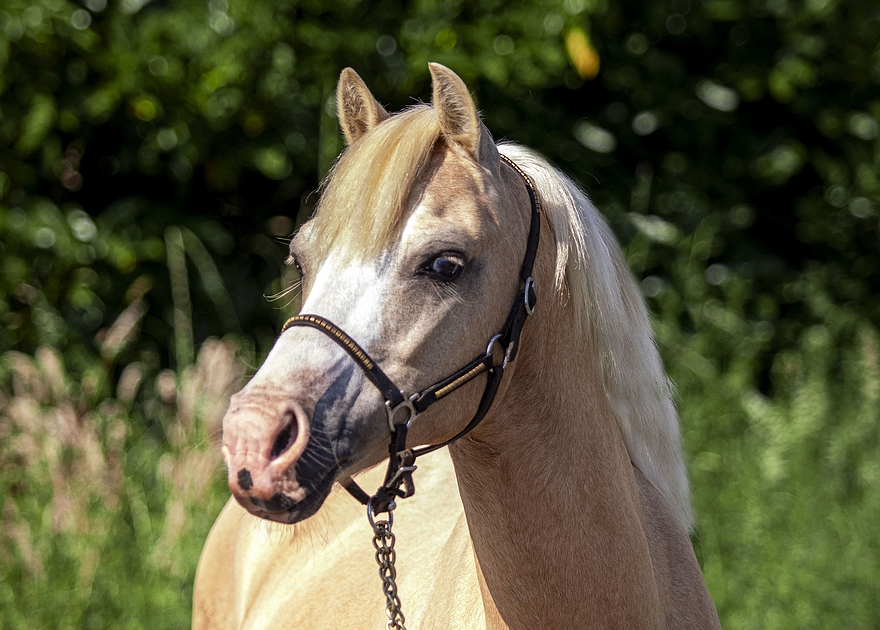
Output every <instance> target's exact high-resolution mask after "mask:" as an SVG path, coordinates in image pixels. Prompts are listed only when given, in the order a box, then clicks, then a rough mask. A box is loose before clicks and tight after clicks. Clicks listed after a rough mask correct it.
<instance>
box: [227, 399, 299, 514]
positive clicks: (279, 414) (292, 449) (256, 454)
mask: <svg viewBox="0 0 880 630" xmlns="http://www.w3.org/2000/svg"><path fill="white" fill-rule="evenodd" d="M309 428H310V423H309V416H308V414H307V413H306V412H305V410H304V409H303V408H302V406H300V405H299V403H297V402H295V401H293V400H291V399H289V398H287V397H286V396H282V395H279V394H277V393H274V394H273V393H272V392H269V391H266V390H265V389H263V388H259V389H258V390H256V391H255V390H254V389H250V390H249V388H245V390H243V391H242V392H240V393H239V394H236V395H235V396H234V397H233V399H232V401H231V404H230V406H229V411H228V412H227V413H226V417H225V418H224V419H223V459H224V460H225V461H226V466H227V469H228V475H229V477H228V483H229V489H230V490H231V491H232V494H233V496H235V498H236V500H237V501H238V502H239V503H240V504H241V505H242V506H243V507H245V508H246V509H247V510H249V511H250V512H252V513H254V514H256V515H258V516H262V517H264V518H268V519H271V520H281V521H284V522H288V521H289V513H290V512H291V511H292V510H295V509H296V507H297V506H298V505H299V504H300V503H301V502H302V501H303V500H304V499H305V498H306V495H307V493H306V490H305V489H304V488H303V487H302V485H301V484H300V483H299V481H298V480H297V475H296V471H295V468H296V464H297V462H298V461H299V460H300V458H301V457H302V456H303V453H304V452H305V450H306V447H307V446H308V442H309Z"/></svg>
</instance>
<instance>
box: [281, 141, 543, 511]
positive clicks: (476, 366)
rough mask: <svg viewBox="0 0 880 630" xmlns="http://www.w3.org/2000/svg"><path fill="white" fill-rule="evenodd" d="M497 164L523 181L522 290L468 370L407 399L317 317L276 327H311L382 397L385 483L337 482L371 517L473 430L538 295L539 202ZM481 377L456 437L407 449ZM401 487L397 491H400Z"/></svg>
mask: <svg viewBox="0 0 880 630" xmlns="http://www.w3.org/2000/svg"><path fill="white" fill-rule="evenodd" d="M500 157H501V160H502V161H503V162H504V163H505V164H507V165H508V166H510V167H511V168H512V169H513V170H515V171H516V172H517V173H519V175H520V176H521V177H522V178H523V180H524V181H525V183H526V188H527V189H528V192H529V201H530V202H531V207H532V208H531V210H532V215H531V224H530V227H529V238H528V242H527V246H526V255H525V258H524V260H523V264H522V289H521V290H520V291H521V292H520V293H518V294H517V297H516V299H515V300H514V302H513V307H512V308H511V309H510V314H509V315H508V316H507V321H506V322H505V323H504V326H503V327H502V329H501V331H500V332H499V333H498V334H496V335H494V336H493V337H492V338H491V339H490V340H489V343H488V346H487V347H486V352H485V353H483V354H481V355H479V356H478V357H476V358H475V359H474V360H473V361H471V362H470V363H468V364H467V365H465V366H463V367H461V368H460V369H458V370H457V371H455V372H453V373H452V374H450V375H449V376H447V377H446V378H444V379H443V380H441V381H438V382H437V383H434V384H433V385H431V386H429V387H427V388H425V389H423V390H422V391H420V392H417V393H415V394H407V393H406V392H404V391H403V390H402V389H400V388H399V387H397V386H396V385H395V384H394V382H393V381H392V380H391V379H390V378H389V377H388V375H387V374H385V372H383V371H382V368H380V367H379V365H378V364H377V363H376V362H375V361H374V360H373V359H372V358H371V357H370V355H369V354H367V352H366V350H364V349H363V348H361V347H360V346H359V345H358V344H357V342H355V340H354V339H352V338H351V337H350V336H349V335H348V334H347V333H345V331H343V330H342V329H341V328H339V327H338V326H337V325H336V324H334V323H333V322H331V321H330V320H328V319H327V318H325V317H321V316H320V315H296V316H294V317H291V318H290V319H288V320H287V322H285V324H284V326H283V327H282V328H281V332H282V333H284V331H286V330H287V329H288V328H292V327H293V326H308V327H311V328H315V329H316V330H319V331H321V332H322V333H324V334H325V335H327V336H328V337H329V338H330V339H332V340H333V341H335V342H336V343H337V344H338V345H339V346H340V347H341V348H342V349H343V350H345V351H346V352H347V353H348V355H349V356H350V357H351V358H352V359H354V361H355V363H357V365H358V366H359V367H360V368H361V369H362V370H363V372H364V376H366V377H367V380H369V381H370V382H371V383H372V384H373V385H374V386H375V387H376V389H378V390H379V392H380V393H381V394H382V396H383V397H384V398H385V410H386V412H387V415H388V430H389V431H390V433H391V441H390V443H389V445H388V455H389V459H388V470H387V472H386V473H385V480H384V482H383V484H382V486H381V487H380V488H379V489H378V490H377V491H376V493H375V494H373V495H372V496H370V495H369V494H367V493H366V492H365V491H364V490H363V489H362V488H361V487H360V486H359V485H357V484H356V483H355V482H354V480H353V479H351V477H346V478H345V479H342V480H340V483H341V484H342V486H343V487H344V488H345V489H346V490H348V492H349V493H350V494H351V495H352V496H353V497H354V498H355V499H357V500H358V501H360V502H361V503H363V504H364V505H366V506H367V508H368V514H369V515H370V519H371V520H372V516H373V515H375V514H379V513H382V512H388V511H390V509H393V503H394V500H395V499H396V498H398V497H399V498H406V497H409V496H411V495H412V494H413V493H414V492H415V486H414V485H413V480H412V474H413V472H414V471H415V469H416V466H415V460H416V458H417V457H419V456H421V455H424V454H426V453H430V452H432V451H436V450H437V449H440V448H443V447H444V446H447V445H448V444H451V443H452V442H455V441H456V440H458V439H460V438H462V437H464V436H465V435H467V434H468V433H470V432H471V431H472V430H473V429H474V427H476V426H477V425H478V424H479V423H480V421H481V420H482V419H483V418H484V417H485V416H486V414H487V413H488V412H489V408H490V407H491V406H492V402H493V401H494V400H495V394H496V393H497V392H498V386H499V385H500V384H501V378H502V376H503V375H504V370H505V368H506V367H507V365H508V364H509V363H510V362H511V361H513V360H514V359H515V358H516V355H517V352H518V351H519V338H520V334H521V333H522V328H523V325H525V322H526V319H528V317H529V315H531V314H532V313H534V311H535V305H536V304H537V301H538V295H537V293H536V291H535V281H534V279H533V278H532V268H533V267H534V264H535V256H536V255H537V252H538V240H539V238H540V233H541V202H540V201H539V200H538V195H537V193H536V192H535V187H534V185H533V184H532V180H531V178H529V176H528V175H526V174H525V172H524V171H523V170H522V169H521V168H520V167H519V166H517V165H516V164H515V163H514V162H513V161H512V160H511V159H510V158H508V157H506V156H504V155H501V156H500ZM496 346H497V347H498V348H499V349H500V350H501V351H502V352H503V356H504V358H503V360H502V361H501V362H500V363H498V362H497V361H496V359H495V353H494V350H495V348H496ZM480 374H486V375H487V380H486V388H485V389H484V390H483V396H482V397H481V399H480V405H479V407H478V408H477V412H476V413H475V414H474V417H473V418H472V419H471V421H470V422H468V424H467V425H466V426H465V427H464V428H463V429H462V430H461V431H459V432H458V433H457V434H456V435H454V436H453V437H451V438H449V439H448V440H446V441H445V442H442V443H440V444H433V445H431V446H422V447H420V448H407V446H406V435H407V431H408V430H409V427H410V425H411V424H412V421H413V420H415V419H416V418H417V417H418V416H419V414H421V413H422V412H424V411H425V409H427V408H428V407H430V406H431V405H433V404H434V403H435V402H437V401H438V400H440V399H442V398H444V397H445V396H447V395H449V394H450V393H452V392H454V391H455V390H456V389H458V388H459V387H461V386H462V385H464V384H466V383H469V382H470V381H472V380H473V379H474V378H476V377H477V376H479V375H480ZM401 487H402V489H401Z"/></svg>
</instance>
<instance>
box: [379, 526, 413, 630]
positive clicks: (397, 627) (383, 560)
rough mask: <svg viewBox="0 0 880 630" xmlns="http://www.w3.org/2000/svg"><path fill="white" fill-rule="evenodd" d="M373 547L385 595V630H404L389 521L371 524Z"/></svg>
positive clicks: (395, 555)
mask: <svg viewBox="0 0 880 630" xmlns="http://www.w3.org/2000/svg"><path fill="white" fill-rule="evenodd" d="M373 547H374V548H375V549H376V562H377V563H378V564H379V577H381V578H382V591H383V592H384V593H385V600H386V604H385V614H386V615H388V621H386V622H385V628H386V630H406V626H405V625H404V623H405V622H406V618H405V617H404V616H403V612H402V611H401V610H400V597H398V595H397V581H396V580H397V571H396V570H395V568H394V561H395V560H396V559H397V554H396V553H395V552H394V534H392V533H391V523H390V522H389V521H376V522H375V523H373Z"/></svg>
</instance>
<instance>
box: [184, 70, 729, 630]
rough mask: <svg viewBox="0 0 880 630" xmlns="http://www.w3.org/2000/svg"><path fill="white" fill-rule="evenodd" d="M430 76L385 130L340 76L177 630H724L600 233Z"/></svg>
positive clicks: (638, 299) (584, 205)
mask: <svg viewBox="0 0 880 630" xmlns="http://www.w3.org/2000/svg"><path fill="white" fill-rule="evenodd" d="M429 68H430V73H431V80H432V102H431V104H418V105H414V106H411V107H409V108H407V109H405V110H403V111H401V112H398V113H396V114H394V115H389V114H388V112H386V110H385V109H384V108H383V107H382V105H380V104H379V103H378V101H377V100H376V99H375V97H374V96H373V95H372V94H371V93H370V91H369V89H368V88H367V86H366V85H365V84H364V82H363V81H362V80H361V79H360V77H358V75H357V74H356V73H355V72H354V71H353V70H351V69H350V68H347V69H345V70H344V71H343V72H342V74H341V76H340V79H339V83H338V87H337V110H338V118H339V121H340V124H341V127H342V132H343V135H344V137H345V140H346V143H347V147H346V149H345V150H344V151H343V153H342V154H341V156H340V157H339V158H338V160H337V162H336V163H335V165H334V166H333V168H332V169H331V172H330V173H329V175H328V177H327V179H326V181H325V184H324V188H323V191H322V195H321V198H320V201H319V203H318V206H317V208H316V211H315V214H314V216H313V217H312V218H311V219H310V220H309V221H308V222H306V223H305V224H304V225H303V226H302V227H301V228H300V229H299V230H298V231H297V233H296V235H295V237H294V238H293V239H292V241H291V243H290V252H291V257H290V260H291V262H293V263H294V264H296V265H297V266H298V268H299V269H300V270H301V273H302V296H303V303H302V304H303V305H302V314H301V315H299V316H297V317H294V318H292V320H291V321H290V322H288V324H289V325H285V327H284V329H283V332H282V334H281V335H280V336H279V338H278V340H277V342H276V343H275V345H274V347H273V348H272V350H271V351H270V353H269V354H268V356H267V358H266V360H265V362H264V363H263V365H262V366H261V367H260V369H259V370H258V371H257V373H256V374H255V376H254V377H253V379H252V380H251V381H250V382H249V383H248V384H247V386H246V387H244V389H243V390H242V391H241V392H239V393H238V394H236V395H235V396H234V397H233V398H232V400H231V403H230V407H229V410H228V411H227V414H226V416H225V418H224V422H223V440H222V452H223V457H224V460H225V462H226V465H227V468H228V482H229V487H230V489H231V492H232V495H233V496H232V498H231V499H230V500H229V502H228V503H227V505H226V506H225V508H224V509H223V511H222V512H221V514H220V515H219V517H218V518H217V520H216V522H215V524H214V526H213V528H212V530H211V532H210V534H209V536H208V539H207V541H206V544H205V547H204V550H203V552H202V556H201V559H200V561H199V566H198V569H197V573H196V581H195V586H194V607H193V627H194V628H195V629H196V630H201V629H203V628H213V629H227V628H229V629H233V628H234V629H244V628H273V629H274V628H279V629H280V628H317V627H321V628H345V629H360V628H376V627H380V626H381V625H382V624H383V623H384V624H386V627H393V628H403V627H405V626H404V624H407V625H408V626H409V627H410V628H427V629H432V628H444V629H446V628H453V629H467V630H474V629H480V630H482V629H492V630H498V629H510V630H518V629H526V628H528V629H532V630H534V629H550V628H553V629H559V628H679V629H680V628H685V629H690V628H720V624H719V621H718V616H717V613H716V611H715V608H714V605H713V603H712V600H711V597H710V595H709V593H708V590H707V588H706V585H705V582H704V580H703V577H702V574H701V571H700V568H699V565H698V563H697V560H696V558H695V555H694V552H693V549H692V547H691V543H690V540H689V537H688V532H689V530H690V528H691V526H692V522H693V521H692V518H693V517H692V510H691V506H690V493H689V488H688V480H687V475H686V470H685V464H684V459H683V453H682V446H681V438H680V431H679V426H678V418H677V412H676V409H675V406H674V404H673V400H672V389H671V385H670V383H669V380H668V377H667V376H666V373H665V371H664V369H663V366H662V363H661V360H660V357H659V353H658V351H657V348H656V345H655V342H654V339H653V335H652V332H651V328H650V323H649V318H648V313H647V309H646V306H645V304H644V300H643V298H642V296H641V294H640V292H639V290H638V288H637V286H636V284H635V282H634V280H633V278H632V276H631V274H630V272H629V269H628V267H627V265H626V263H625V261H624V258H623V256H622V254H621V251H620V248H619V245H618V244H617V242H616V240H615V237H614V235H613V233H612V232H611V230H610V228H609V226H608V225H607V223H606V222H605V221H604V219H603V218H602V216H601V215H600V214H599V212H598V211H597V210H596V209H595V207H594V206H593V204H592V203H591V202H590V201H589V199H588V198H587V196H586V195H585V194H584V193H583V192H582V191H581V189H580V188H579V187H578V186H577V184H576V183H575V182H573V181H572V179H570V178H569V177H567V176H566V175H564V174H562V173H561V172H559V171H558V170H557V169H555V168H554V167H553V166H551V165H550V164H549V163H548V162H547V161H546V160H545V159H544V158H542V157H541V156H539V155H538V154H536V153H535V152H533V151H531V150H529V149H527V148H524V147H522V146H518V145H516V144H513V143H506V142H504V143H496V142H495V141H494V140H493V139H492V136H491V134H490V133H489V131H488V129H487V128H486V126H485V125H484V124H483V122H482V120H481V117H480V115H479V113H478V111H477V108H476V105H475V103H474V101H473V99H472V97H471V95H470V93H469V92H468V89H467V87H466V86H465V84H464V82H463V81H462V80H461V78H459V77H458V76H457V75H456V74H455V73H454V72H452V71H451V70H449V69H448V68H445V67H444V66H442V65H439V64H436V63H432V64H429ZM537 231H539V236H535V233H536V232H537ZM530 258H531V263H529V259H530ZM532 266H533V269H532V268H531V267H532ZM527 267H529V268H528V269H527ZM527 272H528V274H529V275H528V277H522V276H524V275H525V274H526V273H527ZM539 294H540V300H538V299H537V296H538V295H539ZM511 303H513V310H510V308H511V307H510V304H511ZM512 320H516V324H515V326H517V327H518V330H517V331H515V334H512V333H510V326H511V325H512V324H511V321H512ZM499 330H501V331H502V333H499V332H498V331H499ZM487 344H488V347H487ZM474 356H476V357H477V358H476V359H474V358H473V357H474ZM469 362H470V363H469ZM461 366H465V368H468V366H471V367H470V370H469V371H467V372H465V371H464V370H465V368H462V367H461ZM449 375H451V376H449ZM380 376H381V378H380ZM383 378H384V380H382V379H383ZM432 383H436V384H437V385H431V386H429V385H430V384H432ZM398 385H402V387H401V388H400V391H397V386H398ZM441 385H442V387H441ZM426 386H429V387H427V389H424V388H426ZM420 388H422V389H420ZM490 389H491V390H492V391H491V396H490V392H489V390H490ZM389 390H390V393H388V392H389ZM405 392H421V393H419V394H416V395H409V394H406V393H405ZM429 394H430V396H432V397H433V399H432V400H431V402H436V404H432V405H431V406H430V408H427V407H423V406H422V405H421V403H422V401H423V400H425V397H426V396H428V395H429ZM394 397H397V400H392V398H394ZM487 397H488V398H491V399H492V400H490V401H489V402H488V403H486V400H487ZM402 433H406V434H407V435H406V436H405V437H404V438H402V439H401V438H400V436H401V434H402ZM465 433H466V434H465ZM389 435H390V436H391V447H389V445H388V442H389ZM395 440H397V442H398V445H397V446H396V447H395V446H394V444H395ZM400 442H404V444H400ZM405 443H408V445H444V444H447V443H449V444H448V446H446V448H442V449H434V450H433V452H430V453H429V452H428V451H430V450H432V449H422V450H421V451H419V450H418V449H411V448H410V447H409V446H408V445H407V444H405ZM389 452H390V453H391V456H390V457H389ZM414 453H416V454H418V458H417V460H416V462H413V454H414ZM404 454H406V455H408V456H409V459H406V458H405V457H404V456H403V455H404ZM405 459H406V461H404V460H405ZM385 460H388V462H389V464H388V466H389V468H388V471H387V472H383V470H382V469H381V468H379V467H377V466H378V465H379V464H381V463H382V462H383V461H385ZM352 476H355V479H356V481H357V482H359V483H360V484H361V485H364V486H366V487H377V486H378V487H379V491H377V494H376V495H373V497H370V498H365V497H366V493H364V492H363V491H362V490H359V487H358V486H357V484H356V483H355V482H352V480H351V479H352ZM389 479H390V481H389ZM336 482H338V483H336ZM343 486H344V487H345V488H346V489H348V490H349V492H351V494H353V495H354V496H355V497H358V498H360V499H361V501H363V502H366V503H367V505H368V509H367V511H366V512H367V514H366V515H365V513H364V508H363V506H362V505H361V504H360V503H359V502H358V501H356V500H355V499H354V498H352V497H351V496H349V494H347V493H346V492H345V491H344V490H343V489H342V487H343ZM415 488H417V491H415V492H414V494H413V490H414V489H415ZM383 493H384V494H383ZM358 495H360V496H358ZM410 495H412V496H410ZM377 497H379V498H378V499H377ZM391 510H394V511H393V512H391ZM386 512H387V517H384V516H383V515H385V514H386ZM382 518H385V520H381V519H382ZM377 519H379V520H377ZM371 523H372V525H373V531H372V532H371V528H370V524H371ZM392 523H393V527H394V533H393V535H392V534H391V531H390V528H391V524H392ZM382 527H384V528H385V529H381V528H382ZM377 528H378V529H377ZM380 530H381V531H380ZM371 533H372V534H373V535H372V536H371ZM371 541H372V542H373V544H372V545H371ZM395 542H396V544H397V546H396V548H394V547H393V545H394V543H395ZM389 543H390V544H389ZM377 560H378V561H379V565H380V571H379V572H377V568H376V561H377ZM383 563H384V564H383ZM377 573H378V575H377ZM380 576H381V579H380ZM383 589H384V591H385V596H384V601H385V606H384V608H383V592H382V591H383ZM403 613H405V616H404V614H403Z"/></svg>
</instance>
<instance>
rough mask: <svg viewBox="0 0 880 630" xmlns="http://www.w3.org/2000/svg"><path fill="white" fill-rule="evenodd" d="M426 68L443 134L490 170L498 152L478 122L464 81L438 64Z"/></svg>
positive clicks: (472, 101) (474, 106) (478, 118)
mask: <svg viewBox="0 0 880 630" xmlns="http://www.w3.org/2000/svg"><path fill="white" fill-rule="evenodd" d="M428 68H429V69H430V70H431V78H432V83H433V88H434V90H433V91H434V94H433V97H432V102H433V104H434V110H435V111H436V112H437V118H438V119H439V121H440V129H441V130H442V131H443V135H444V136H445V137H446V138H447V139H448V140H451V141H453V142H455V143H456V144H458V145H460V146H461V147H462V148H464V150H465V151H467V152H468V154H469V155H470V156H471V157H473V158H474V159H475V160H476V161H477V162H479V163H481V164H484V165H486V166H489V167H490V168H491V167H492V166H493V162H497V161H498V152H497V150H496V149H495V143H494V142H493V140H492V136H491V135H490V134H489V131H488V130H487V129H486V128H485V127H484V126H483V123H482V122H481V121H480V115H479V113H477V106H476V105H475V104H474V99H472V98H471V94H470V92H468V89H467V86H466V85H465V84H464V81H462V80H461V78H460V77H459V76H458V75H457V74H455V73H454V72H453V71H452V70H450V69H449V68H447V67H446V66H443V65H440V64H439V63H429V64H428ZM493 157H494V160H493V159H492V158H493Z"/></svg>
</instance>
